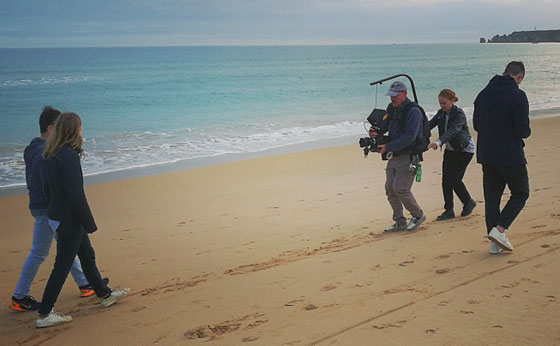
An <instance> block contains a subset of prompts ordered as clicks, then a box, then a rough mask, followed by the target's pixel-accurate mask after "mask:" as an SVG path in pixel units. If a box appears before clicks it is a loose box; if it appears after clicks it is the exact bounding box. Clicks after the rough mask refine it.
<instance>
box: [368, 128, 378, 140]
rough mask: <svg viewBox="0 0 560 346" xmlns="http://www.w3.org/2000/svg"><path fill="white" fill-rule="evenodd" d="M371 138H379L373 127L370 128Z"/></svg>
mask: <svg viewBox="0 0 560 346" xmlns="http://www.w3.org/2000/svg"><path fill="white" fill-rule="evenodd" d="M369 136H370V137H371V138H374V137H375V136H377V131H376V130H375V128H374V127H373V126H372V127H370V128H369Z"/></svg>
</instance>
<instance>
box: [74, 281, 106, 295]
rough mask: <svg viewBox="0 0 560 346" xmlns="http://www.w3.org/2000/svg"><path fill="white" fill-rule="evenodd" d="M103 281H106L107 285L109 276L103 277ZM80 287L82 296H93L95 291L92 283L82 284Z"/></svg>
mask: <svg viewBox="0 0 560 346" xmlns="http://www.w3.org/2000/svg"><path fill="white" fill-rule="evenodd" d="M103 282H104V283H105V285H107V284H108V283H109V278H103ZM78 288H79V289H80V297H82V298H85V297H89V296H92V295H93V294H94V293H95V291H94V290H93V287H91V285H90V284H88V285H84V286H80V287H78Z"/></svg>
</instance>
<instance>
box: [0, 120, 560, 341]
mask: <svg viewBox="0 0 560 346" xmlns="http://www.w3.org/2000/svg"><path fill="white" fill-rule="evenodd" d="M531 127H532V130H533V133H532V136H531V137H530V138H529V139H528V140H527V141H526V144H527V145H526V148H525V150H526V155H527V159H528V161H529V163H528V170H529V179H530V191H531V196H530V197H529V200H528V202H527V205H526V207H525V209H524V210H523V211H522V213H521V215H520V216H519V217H518V219H517V220H516V221H515V222H514V224H513V225H512V227H511V229H510V230H509V232H508V234H509V238H510V240H511V242H512V244H513V246H514V247H515V251H514V252H513V253H509V254H501V255H497V256H491V255H489V254H488V249H489V241H488V240H487V239H486V238H485V234H486V232H485V226H484V201H483V194H482V172H481V166H480V165H478V164H477V163H476V162H475V161H476V160H475V159H473V162H471V164H470V166H469V168H468V170H467V173H466V177H465V183H466V185H467V188H468V189H469V191H470V192H471V194H472V195H473V198H475V199H476V201H477V203H478V206H477V208H476V209H475V210H474V212H473V214H472V215H470V216H468V217H465V218H456V219H454V220H450V221H445V222H436V221H434V220H435V218H436V216H437V215H439V214H440V213H441V212H442V207H443V197H442V194H441V160H442V153H441V152H440V151H430V152H428V153H427V154H426V155H425V160H424V162H423V176H422V182H421V183H415V185H414V187H413V192H414V194H415V196H416V198H417V200H418V202H419V204H420V205H421V206H422V208H423V210H424V212H425V213H426V215H427V217H428V219H427V221H426V222H425V223H424V224H423V225H422V226H421V227H420V229H419V230H417V231H415V232H400V233H391V234H387V233H383V229H384V228H385V227H387V226H389V225H390V224H391V223H392V220H391V209H390V207H389V204H388V202H387V200H386V197H385V192H384V182H385V170H384V167H385V162H383V161H381V159H380V158H379V157H378V156H376V155H373V154H372V155H370V157H368V158H367V159H364V157H363V153H362V151H361V150H360V148H359V147H358V145H357V143H356V144H355V145H349V146H348V145H347V146H338V147H332V148H326V149H319V150H310V151H303V152H297V153H292V154H285V155H278V156H268V157H264V158H256V159H249V160H244V161H237V162H232V163H227V164H221V165H215V166H209V167H201V168H195V169H190V170H185V171H180V172H173V173H167V174H160V175H156V176H150V177H140V178H132V179H125V180H119V181H114V182H108V183H102V184H97V185H91V186H87V188H86V193H87V196H88V200H89V203H90V206H91V208H92V210H93V213H94V215H95V217H96V221H97V224H98V226H99V231H98V232H97V233H95V234H93V235H92V237H91V240H92V244H93V246H94V248H95V250H96V254H97V262H98V267H99V268H100V270H101V272H102V275H104V276H108V277H109V278H110V279H111V283H110V286H111V287H116V286H121V287H130V288H131V289H132V292H131V294H130V297H128V298H127V299H125V300H123V301H122V302H119V303H118V304H116V305H114V306H112V307H110V308H108V309H102V308H101V307H100V306H99V304H98V303H99V301H98V299H96V298H92V297H90V298H80V297H79V294H78V293H79V292H78V289H77V287H76V285H75V284H74V282H73V280H72V279H71V277H70V278H68V279H67V281H66V284H65V286H64V288H63V291H62V293H61V295H60V297H59V299H58V302H57V304H56V309H57V311H60V312H62V313H65V314H70V315H72V317H73V318H74V321H72V322H71V323H68V324H65V325H61V326H57V327H53V328H47V329H45V330H38V329H35V327H34V320H35V318H36V314H35V313H33V312H28V313H18V312H15V311H12V310H10V309H8V304H9V299H10V296H11V295H12V293H13V289H14V287H15V284H16V281H17V278H18V276H19V272H20V269H21V266H22V264H23V262H24V260H25V257H26V256H27V254H28V251H29V246H30V244H31V235H32V232H31V231H32V225H33V218H32V217H31V215H30V214H29V211H28V208H27V196H26V195H13V196H5V197H1V198H0V217H1V220H2V231H1V233H0V234H1V235H0V237H1V242H0V253H1V254H2V255H1V261H2V266H1V269H0V293H1V294H0V295H1V296H2V297H3V301H4V305H3V307H4V308H3V309H0V321H1V323H0V344H2V345H14V344H34V345H35V344H41V345H94V344H95V345H97V344H108V345H148V344H160V345H176V344H201V343H209V344H216V345H244V344H246V345H404V344H414V345H457V344H460V345H558V344H560V322H559V321H560V288H559V287H560V276H559V275H558V273H559V272H560V257H559V254H560V251H559V250H560V183H559V180H558V177H559V173H558V167H560V165H559V163H558V162H560V143H559V142H558V133H559V132H560V115H558V114H557V116H554V117H546V118H544V117H543V118H537V119H532V122H531ZM356 142H357V138H356ZM455 201H456V205H459V204H460V203H459V202H458V199H457V198H456V199H455ZM458 208H459V207H457V206H456V212H457V211H460V210H459V209H458ZM55 253H56V248H55V247H53V248H52V250H51V254H50V256H49V258H48V260H47V261H46V262H45V263H44V264H43V265H42V266H41V269H40V271H39V273H38V275H37V277H36V279H35V282H34V285H33V286H32V295H33V296H34V297H35V298H37V300H40V299H41V296H42V293H43V288H44V285H45V283H46V280H47V278H48V275H49V273H50V270H51V269H52V264H53V261H54V257H55Z"/></svg>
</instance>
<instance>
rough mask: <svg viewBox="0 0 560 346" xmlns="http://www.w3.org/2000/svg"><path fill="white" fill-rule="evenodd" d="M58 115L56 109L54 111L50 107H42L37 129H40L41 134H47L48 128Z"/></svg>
mask: <svg viewBox="0 0 560 346" xmlns="http://www.w3.org/2000/svg"><path fill="white" fill-rule="evenodd" d="M59 115H60V111H59V110H58V109H54V108H52V107H51V106H45V107H43V112H42V113H41V116H40V117H39V128H40V129H41V133H45V132H47V129H48V128H49V126H51V125H53V124H54V122H55V121H56V119H57V118H58V116H59Z"/></svg>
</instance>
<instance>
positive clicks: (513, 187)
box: [496, 165, 529, 229]
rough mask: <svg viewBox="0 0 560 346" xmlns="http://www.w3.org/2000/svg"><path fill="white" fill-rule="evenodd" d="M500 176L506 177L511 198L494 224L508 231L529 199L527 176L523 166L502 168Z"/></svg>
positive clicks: (525, 168)
mask: <svg viewBox="0 0 560 346" xmlns="http://www.w3.org/2000/svg"><path fill="white" fill-rule="evenodd" d="M502 170H503V172H502V174H503V175H504V176H505V177H506V181H507V185H508V187H509V189H510V191H511V196H510V198H509V200H508V202H507V203H506V205H505V207H504V209H502V212H501V213H500V216H499V217H498V220H497V222H496V224H498V225H500V226H502V227H504V228H505V229H508V228H509V227H510V226H511V224H512V223H513V221H514V220H515V218H516V217H517V215H519V213H520V212H521V210H522V209H523V207H524V206H525V202H526V201H527V199H528V198H529V176H528V173H527V167H526V166H525V165H522V166H518V167H503V168H502Z"/></svg>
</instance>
